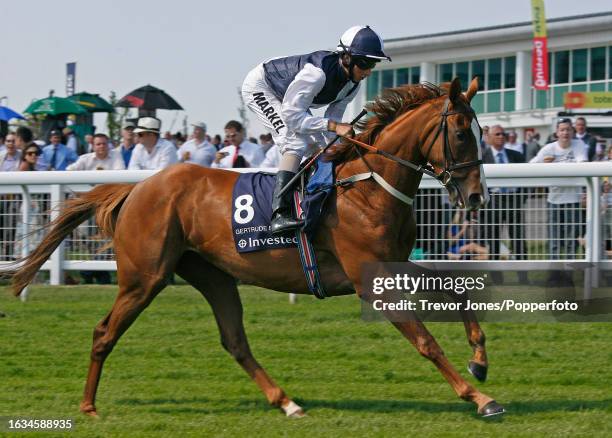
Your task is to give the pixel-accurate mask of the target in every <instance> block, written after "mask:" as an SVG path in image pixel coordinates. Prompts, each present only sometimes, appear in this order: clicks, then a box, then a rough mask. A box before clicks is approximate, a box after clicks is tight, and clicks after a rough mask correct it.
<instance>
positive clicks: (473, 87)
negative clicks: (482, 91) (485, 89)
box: [465, 76, 478, 102]
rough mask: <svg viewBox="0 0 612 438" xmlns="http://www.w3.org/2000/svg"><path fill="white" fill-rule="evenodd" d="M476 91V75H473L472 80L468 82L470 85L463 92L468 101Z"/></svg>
mask: <svg viewBox="0 0 612 438" xmlns="http://www.w3.org/2000/svg"><path fill="white" fill-rule="evenodd" d="M477 91H478V76H474V79H472V82H470V87H469V88H468V89H467V91H466V92H465V97H466V99H467V100H468V102H471V101H472V98H473V97H474V96H476V92H477Z"/></svg>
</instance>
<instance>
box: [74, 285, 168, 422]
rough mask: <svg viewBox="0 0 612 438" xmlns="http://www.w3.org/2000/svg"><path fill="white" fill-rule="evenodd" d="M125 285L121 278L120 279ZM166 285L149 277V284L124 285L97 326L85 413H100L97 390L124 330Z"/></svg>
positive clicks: (84, 402)
mask: <svg viewBox="0 0 612 438" xmlns="http://www.w3.org/2000/svg"><path fill="white" fill-rule="evenodd" d="M120 284H121V279H120ZM165 285H166V282H165V279H161V278H159V279H157V280H155V279H153V278H149V279H148V282H147V284H144V285H143V284H141V283H140V282H138V283H134V284H132V285H130V286H127V287H125V286H121V288H120V291H119V295H118V296H117V299H116V300H115V304H114V305H113V308H112V309H111V311H110V313H109V314H108V315H107V316H106V317H105V318H104V319H103V320H102V321H100V322H99V323H98V325H97V326H96V328H95V329H94V336H93V346H92V349H91V362H90V364H89V371H88V373H87V382H86V384H85V391H84V394H83V401H82V402H81V406H80V409H81V412H84V413H86V414H89V415H92V416H96V415H97V412H96V407H95V400H96V392H97V389H98V383H99V381H100V376H101V374H102V366H103V365H104V361H105V360H106V358H107V357H108V355H109V354H110V353H111V351H112V350H113V347H114V346H115V344H116V343H117V341H118V340H119V338H120V337H121V335H122V334H123V333H125V331H126V330H127V329H128V328H129V327H130V325H131V324H132V323H133V322H134V320H135V319H136V318H137V317H138V315H140V313H141V312H142V311H143V310H144V309H145V308H146V307H147V306H148V305H149V304H150V303H151V301H152V300H153V298H155V296H156V295H157V294H158V293H159V292H160V291H161V290H162V289H163V288H164V286H165Z"/></svg>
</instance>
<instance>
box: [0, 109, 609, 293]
mask: <svg viewBox="0 0 612 438" xmlns="http://www.w3.org/2000/svg"><path fill="white" fill-rule="evenodd" d="M191 127H192V129H191V133H190V135H189V137H185V136H183V135H182V134H180V133H177V134H175V135H172V134H170V133H169V132H166V133H164V134H162V129H161V128H162V126H161V121H160V120H159V119H157V118H154V117H142V118H140V119H138V120H137V121H136V122H132V121H126V122H124V123H123V125H122V126H121V138H120V140H119V141H118V144H117V145H113V143H112V142H111V139H109V137H108V136H107V135H106V134H103V133H95V134H92V135H88V136H85V137H84V142H83V141H81V140H80V139H78V138H77V137H76V135H75V134H74V132H72V130H71V129H70V128H65V129H64V130H62V131H59V130H53V131H51V132H50V134H49V136H48V138H47V139H45V141H42V140H40V139H38V140H35V139H34V136H33V133H32V131H31V130H30V129H28V128H27V127H24V126H21V127H18V128H17V129H16V130H14V131H13V132H9V133H8V134H7V135H6V137H4V138H2V137H0V172H6V171H64V170H65V171H78V170H133V169H149V170H157V169H163V168H165V167H167V166H170V165H172V164H174V163H179V162H181V163H193V164H197V165H200V166H203V167H212V168H222V169H229V168H237V167H261V168H274V167H277V166H278V162H279V159H280V153H279V149H278V146H277V145H275V144H274V143H273V140H272V136H271V135H270V134H263V135H261V136H260V137H259V140H258V139H256V138H253V137H251V138H247V136H246V133H245V129H244V127H243V126H242V124H241V123H240V122H238V121H235V120H231V121H229V122H227V124H226V125H225V128H224V136H223V137H221V136H220V135H215V136H214V137H211V136H210V135H209V134H208V132H207V126H206V123H205V122H203V121H198V122H196V123H193V124H192V125H191ZM480 146H481V148H482V156H483V160H484V162H485V163H490V164H506V163H527V162H530V163H553V162H554V163H558V162H584V161H612V147H608V148H607V149H606V147H605V146H603V145H602V143H601V141H598V139H597V138H596V137H595V136H594V135H592V134H591V133H589V132H588V129H587V124H586V120H585V119H584V118H582V117H578V118H577V119H576V120H575V122H574V123H573V122H572V121H571V120H570V119H560V120H559V121H558V123H557V125H556V130H555V132H554V133H553V134H552V135H551V136H549V138H548V139H547V141H546V144H543V145H542V144H541V139H540V134H539V133H537V132H532V131H526V133H525V139H524V141H522V142H521V141H519V140H518V136H517V133H516V132H515V131H513V130H506V129H504V128H503V127H502V126H500V125H495V126H490V127H488V126H484V127H483V136H482V138H481V141H480ZM490 192H491V193H490V194H491V201H490V203H489V205H488V206H487V208H485V209H484V210H482V211H481V212H479V213H465V212H455V211H453V210H452V209H451V208H450V207H449V206H448V205H446V206H445V205H444V201H443V200H442V201H436V202H440V205H438V206H437V207H436V208H434V209H433V211H435V213H432V210H431V209H428V208H420V207H422V206H419V205H418V199H417V205H416V211H417V215H418V219H417V222H418V223H429V222H431V221H432V220H434V219H436V218H432V217H424V216H422V215H429V216H431V215H432V214H433V215H440V217H437V220H435V222H436V223H439V224H443V227H442V228H441V229H440V230H436V229H437V228H439V227H433V229H434V230H435V231H432V229H429V230H426V229H425V228H426V227H420V228H419V233H420V235H419V236H418V237H419V240H418V241H424V240H431V241H434V242H435V243H434V245H436V246H437V249H436V250H435V252H437V253H442V254H447V257H448V258H450V259H477V260H486V259H500V258H501V257H502V256H503V252H504V251H503V250H507V251H509V252H510V254H511V257H512V258H514V259H515V260H526V259H527V258H528V253H529V249H528V248H527V247H526V233H525V226H524V223H525V218H524V217H523V215H524V214H525V211H526V208H527V207H526V200H527V199H529V197H533V196H534V195H535V194H536V193H540V194H542V196H544V193H543V191H542V190H540V191H539V192H537V191H536V189H534V188H517V187H495V188H491V189H490ZM602 193H603V195H602V200H601V203H602V209H603V210H602V211H603V212H604V220H603V223H604V228H605V230H604V239H605V241H606V245H607V246H608V248H607V249H608V250H610V251H612V244H609V243H608V242H609V241H611V240H612V191H611V190H610V183H609V182H608V181H607V180H605V181H603V185H602ZM0 201H1V202H0V218H1V219H0V221H4V222H6V220H8V219H6V218H7V217H10V216H11V214H12V213H17V212H12V213H11V212H9V211H7V208H8V209H11V208H12V209H14V208H15V203H8V202H5V200H4V198H2V199H0ZM546 203H547V215H548V216H547V219H548V223H549V225H548V232H547V233H548V235H547V240H548V242H547V248H546V249H547V251H546V252H547V254H548V257H547V258H551V259H559V258H561V256H562V254H565V255H569V254H572V255H574V254H576V252H577V245H579V243H580V239H581V238H582V236H584V233H585V218H584V208H583V207H584V205H583V204H584V194H583V193H582V189H581V188H580V187H549V188H548V189H547V194H546ZM7 213H8V214H7ZM479 223H482V224H483V225H482V226H479V225H478V224H479ZM0 225H1V226H2V227H3V228H4V229H8V228H10V226H9V225H11V224H8V223H7V224H4V223H2V224H0ZM12 225H15V224H12ZM502 231H504V232H505V233H507V235H508V236H509V239H508V242H509V246H510V247H509V248H502V246H504V245H503V244H502V241H503V238H502ZM425 232H426V233H428V234H427V235H424V234H423V233H425ZM432 234H434V235H433V239H432ZM12 237H15V236H12ZM2 240H7V239H5V238H3V239H2ZM418 241H417V245H418ZM419 250H420V251H421V252H423V248H420V249H417V251H419ZM4 252H5V251H4V250H3V253H4ZM5 256H6V254H5ZM493 280H494V281H495V282H497V283H502V282H503V277H502V275H501V273H497V274H495V273H494V274H493ZM519 281H520V282H522V283H528V278H527V272H522V273H519Z"/></svg>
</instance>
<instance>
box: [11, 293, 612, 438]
mask: <svg viewBox="0 0 612 438" xmlns="http://www.w3.org/2000/svg"><path fill="white" fill-rule="evenodd" d="M115 294H116V287H114V286H108V287H99V286H91V287H74V286H73V287H49V286H34V287H32V288H31V299H30V301H28V302H27V303H25V304H24V303H21V302H20V301H18V300H16V299H15V298H13V297H12V296H11V295H10V294H9V292H8V290H7V289H6V288H5V287H3V288H0V311H2V312H4V313H5V314H6V317H4V318H0V416H11V417H20V416H29V417H34V418H73V419H74V420H75V421H76V428H75V431H74V432H73V433H71V434H70V436H87V437H94V436H146V437H149V436H164V437H165V436H171V435H174V436H176V437H179V436H185V435H196V436H266V437H267V436H279V435H290V436H313V435H319V436H404V435H414V436H430V435H438V436H439V435H463V436H477V435H480V434H482V435H487V436H538V435H539V436H542V435H548V436H589V437H590V436H596V435H600V436H611V435H612V393H611V388H612V351H611V348H610V345H611V339H612V325H611V324H606V323H590V324H587V323H573V324H561V323H550V324H516V323H513V324H510V323H496V324H493V323H487V324H483V328H484V330H485V332H486V334H487V347H488V352H489V359H490V362H491V368H490V370H489V381H488V382H487V383H485V384H478V385H477V386H478V388H480V389H481V390H482V391H484V392H486V393H488V394H490V395H491V396H493V397H494V398H496V399H497V400H498V401H499V402H500V403H502V404H504V406H505V407H506V409H507V414H506V415H505V416H504V417H503V418H502V419H498V420H493V421H486V420H482V419H480V418H478V417H477V416H476V414H475V407H474V406H473V405H472V404H469V403H466V402H463V401H461V400H459V399H457V398H456V397H455V395H454V393H453V392H452V390H451V388H450V386H449V385H448V384H447V383H446V381H444V379H443V378H442V376H441V375H440V374H439V372H438V371H437V370H436V369H435V368H434V366H433V365H432V364H431V363H429V362H428V361H427V360H425V359H423V358H421V357H420V356H419V355H418V353H417V352H416V350H415V349H414V348H413V347H412V346H411V345H410V344H409V343H408V341H406V340H404V339H403V338H402V337H401V336H400V334H399V333H398V332H397V331H396V330H395V329H394V328H393V327H392V326H391V325H390V324H388V323H380V322H373V323H367V322H364V321H362V320H361V319H360V306H359V303H358V300H357V299H356V298H355V297H342V298H333V299H328V300H324V301H318V300H315V299H314V298H312V297H300V298H299V300H298V303H297V304H295V305H291V304H289V303H288V299H287V295H285V294H279V293H275V292H269V291H264V290H262V289H257V288H251V287H242V288H241V294H242V297H243V302H244V307H245V325H246V329H247V333H248V335H249V338H250V342H251V347H252V350H253V351H254V354H255V356H256V358H257V359H258V360H259V361H260V363H261V364H262V365H263V366H264V367H265V368H266V369H267V370H268V372H269V373H270V375H271V376H272V377H273V378H274V379H275V380H276V381H277V382H278V383H279V384H280V385H281V386H282V387H283V388H284V389H285V391H287V393H288V394H289V395H290V396H291V397H293V398H294V399H295V400H296V401H297V402H298V403H299V404H301V405H302V406H303V407H304V408H305V409H306V410H307V413H308V416H307V417H306V418H303V419H298V420H295V419H287V418H285V417H284V415H283V414H282V413H281V412H280V411H278V410H276V409H273V408H271V407H269V406H268V405H267V403H266V401H265V399H264V397H263V395H262V394H261V393H260V392H259V390H258V389H257V388H256V386H255V385H254V384H253V383H252V382H251V381H250V380H249V379H248V378H247V376H246V374H244V372H243V371H242V369H241V368H240V367H239V366H238V365H237V364H236V363H235V362H234V361H233V359H232V358H231V357H230V356H229V355H228V354H227V353H226V352H225V351H224V350H223V349H222V348H221V346H220V344H219V341H218V339H219V336H218V333H217V329H216V325H215V322H214V319H213V317H212V313H211V310H210V308H209V307H208V304H207V303H206V302H205V301H204V300H203V299H202V298H201V296H200V295H199V294H198V293H197V292H195V291H194V290H193V289H191V288H190V287H188V286H174V287H169V288H167V289H166V290H165V291H164V292H162V294H160V296H159V297H158V298H157V299H156V300H155V301H154V302H153V303H152V305H151V306H150V307H149V308H148V309H147V310H146V311H145V312H144V313H143V314H142V315H141V316H140V318H139V319H138V320H137V321H136V323H135V324H134V325H133V326H132V328H131V329H130V330H129V331H128V332H127V333H126V335H125V336H124V337H123V338H122V339H121V340H120V342H119V344H118V345H117V347H116V348H115V351H114V352H113V353H112V354H111V356H110V357H109V359H108V360H107V362H106V367H105V370H104V373H103V376H102V380H101V384H100V389H99V393H98V403H97V406H98V410H99V413H100V415H101V419H100V420H95V419H91V418H88V417H85V416H83V415H81V414H80V413H79V412H78V405H79V401H80V398H81V394H82V390H83V384H84V381H85V376H86V372H87V366H88V363H89V352H90V348H91V335H92V329H93V327H94V325H95V324H96V323H97V321H98V320H100V319H101V318H102V317H103V316H104V315H105V314H106V312H107V311H108V310H109V309H110V307H111V305H112V302H113V300H114V297H115ZM428 326H429V327H430V330H431V331H432V332H433V334H434V335H435V336H436V338H437V340H438V341H439V342H440V344H441V346H442V348H443V349H444V350H445V352H446V354H447V355H448V356H449V358H450V360H451V361H452V362H453V363H454V364H455V366H456V367H457V368H458V369H459V370H460V372H461V373H462V374H463V375H464V376H466V377H467V378H468V379H469V381H470V382H473V383H475V381H474V379H473V378H471V376H468V373H467V371H466V370H465V366H466V364H467V361H468V359H469V358H470V349H469V347H468V345H467V342H466V339H465V335H464V331H463V327H462V325H461V324H457V323H452V324H451V323H430V324H429V325H428ZM0 435H1V433H0ZM46 436H51V435H50V434H47V435H46Z"/></svg>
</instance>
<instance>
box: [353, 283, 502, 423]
mask: <svg viewBox="0 0 612 438" xmlns="http://www.w3.org/2000/svg"><path fill="white" fill-rule="evenodd" d="M357 290H358V295H359V296H360V297H361V298H362V299H366V300H367V301H371V298H370V297H371V295H370V294H366V295H364V294H363V293H361V291H362V288H361V285H359V286H358V287H357ZM382 313H383V314H384V315H385V317H386V318H387V319H388V320H389V321H391V323H392V324H393V325H394V326H395V327H396V328H397V329H398V330H399V331H400V332H401V333H402V334H403V335H404V337H405V338H406V339H408V340H409V341H410V343H411V344H412V345H414V347H415V348H416V349H417V351H418V352H419V353H420V354H421V356H423V357H425V358H427V359H429V360H430V361H431V362H433V364H434V365H435V366H436V367H437V368H438V370H439V371H440V372H441V373H442V375H443V376H444V378H445V379H446V380H447V381H448V383H449V384H450V385H451V387H452V388H453V390H454V391H455V393H456V394H457V395H458V396H459V397H461V398H462V399H463V400H466V401H470V402H473V403H475V404H476V405H477V406H478V413H479V414H480V415H482V416H484V417H488V416H492V415H497V414H502V413H504V408H503V407H502V406H501V405H500V404H498V403H497V402H495V400H493V398H491V397H490V396H488V395H486V394H484V393H482V392H480V391H479V390H478V389H476V388H475V387H474V386H472V385H470V384H469V383H468V382H467V380H465V379H464V378H463V377H462V376H461V374H459V373H458V372H457V370H456V369H455V367H453V365H452V364H451V363H450V361H449V360H448V358H447V357H446V356H445V354H444V352H443V351H442V348H440V345H439V344H438V342H437V341H436V339H435V338H434V337H433V335H432V334H431V333H430V332H429V330H427V328H426V327H425V325H424V324H423V322H422V321H421V320H420V319H419V318H418V316H417V315H416V313H415V312H413V311H410V310H402V311H396V310H394V311H392V312H390V311H382Z"/></svg>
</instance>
